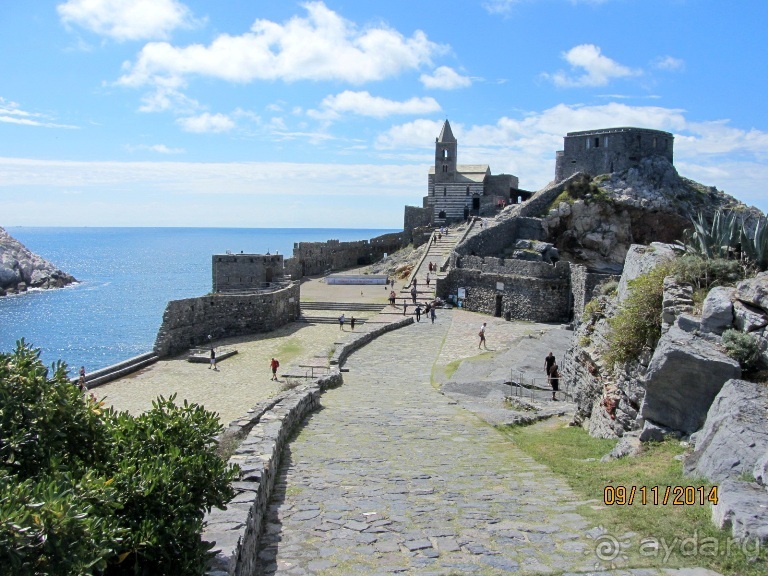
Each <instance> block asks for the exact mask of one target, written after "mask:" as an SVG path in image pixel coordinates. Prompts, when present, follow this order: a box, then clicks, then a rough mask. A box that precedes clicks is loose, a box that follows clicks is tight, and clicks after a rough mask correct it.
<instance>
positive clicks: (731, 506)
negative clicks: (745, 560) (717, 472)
mask: <svg viewBox="0 0 768 576" xmlns="http://www.w3.org/2000/svg"><path fill="white" fill-rule="evenodd" d="M717 497H718V500H717V504H715V505H713V506H712V522H713V523H714V524H715V526H717V527H718V528H720V529H721V530H727V529H729V528H730V530H731V534H732V535H733V537H734V539H736V540H739V541H742V542H743V543H744V544H745V545H749V546H750V547H752V546H754V548H755V549H756V551H757V550H759V548H760V544H761V543H765V542H767V541H768V492H766V491H765V488H763V487H762V486H759V485H757V484H755V483H750V482H739V481H738V480H724V481H723V482H722V483H721V484H720V485H719V486H718V491H717Z"/></svg>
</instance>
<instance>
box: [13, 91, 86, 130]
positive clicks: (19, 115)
mask: <svg viewBox="0 0 768 576" xmlns="http://www.w3.org/2000/svg"><path fill="white" fill-rule="evenodd" d="M0 122H3V123H6V124H20V125H22V126H37V127H41V128H73V129H76V128H78V127H77V126H71V125H68V124H57V123H55V122H49V121H48V120H47V119H46V117H45V116H44V115H43V114H40V113H36V112H27V111H25V110H22V109H21V106H20V105H19V104H18V103H16V102H12V101H10V100H6V99H5V98H3V97H0Z"/></svg>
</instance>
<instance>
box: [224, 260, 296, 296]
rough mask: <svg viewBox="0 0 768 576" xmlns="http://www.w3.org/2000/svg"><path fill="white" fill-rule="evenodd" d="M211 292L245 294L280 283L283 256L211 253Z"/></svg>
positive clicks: (282, 280)
mask: <svg viewBox="0 0 768 576" xmlns="http://www.w3.org/2000/svg"><path fill="white" fill-rule="evenodd" d="M211 271H212V274H213V292H214V293H219V292H248V291H253V290H263V289H266V288H273V287H275V286H274V285H275V284H276V283H283V282H284V280H285V278H284V277H285V271H284V265H283V257H282V256H281V255H278V254H275V255H271V254H214V255H213V258H212V264H211Z"/></svg>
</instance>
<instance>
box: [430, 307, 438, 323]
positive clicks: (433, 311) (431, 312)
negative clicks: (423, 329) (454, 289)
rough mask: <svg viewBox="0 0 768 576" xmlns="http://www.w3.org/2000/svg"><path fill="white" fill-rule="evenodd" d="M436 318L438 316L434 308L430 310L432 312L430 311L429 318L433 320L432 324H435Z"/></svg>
mask: <svg viewBox="0 0 768 576" xmlns="http://www.w3.org/2000/svg"><path fill="white" fill-rule="evenodd" d="M436 316H437V314H435V307H434V306H432V308H430V310H429V317H430V319H431V320H432V324H434V323H435V317H436Z"/></svg>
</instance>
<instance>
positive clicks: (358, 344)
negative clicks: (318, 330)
mask: <svg viewBox="0 0 768 576" xmlns="http://www.w3.org/2000/svg"><path fill="white" fill-rule="evenodd" d="M413 322H414V320H413V316H408V317H406V318H403V319H401V320H396V321H395V322H392V323H390V324H384V325H383V326H380V327H378V328H376V329H374V330H371V331H370V332H361V333H359V334H357V338H355V339H353V340H350V341H348V342H346V343H345V344H344V345H343V346H341V347H338V348H336V351H335V352H334V353H333V356H331V366H341V365H342V364H344V362H345V361H346V359H347V358H348V357H349V355H350V354H352V352H354V351H355V350H357V349H359V348H362V347H363V346H365V345H366V344H368V343H370V342H371V341H373V340H375V339H376V338H378V337H379V336H381V335H382V334H386V333H387V332H391V331H392V330H397V329H398V328H402V327H403V326H408V324H413Z"/></svg>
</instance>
